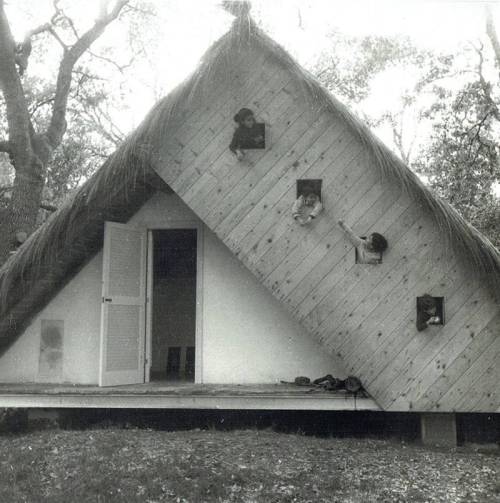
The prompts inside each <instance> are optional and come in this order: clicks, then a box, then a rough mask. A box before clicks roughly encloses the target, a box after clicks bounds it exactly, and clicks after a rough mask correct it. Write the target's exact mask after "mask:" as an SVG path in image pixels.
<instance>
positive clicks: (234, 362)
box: [202, 229, 345, 384]
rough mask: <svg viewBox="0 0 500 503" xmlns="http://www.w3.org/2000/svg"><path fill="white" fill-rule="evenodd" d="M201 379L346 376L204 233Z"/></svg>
mask: <svg viewBox="0 0 500 503" xmlns="http://www.w3.org/2000/svg"><path fill="white" fill-rule="evenodd" d="M204 234H205V235H204V249H205V253H204V262H203V360H202V365H203V367H202V368H203V372H202V373H203V381H204V382H215V383H222V382H224V383H241V384H244V383H269V382H279V381H280V380H293V378H294V377H296V376H308V377H311V378H316V377H320V376H323V375H325V374H333V375H335V376H339V377H345V371H344V369H343V366H342V364H341V363H340V362H339V361H337V360H336V359H335V358H334V357H332V356H330V355H328V354H326V352H325V351H324V350H323V349H322V348H320V346H319V345H318V344H317V343H316V342H315V341H314V340H313V339H312V337H311V336H310V335H308V334H307V332H306V331H305V330H304V329H303V328H302V327H301V326H300V325H299V324H298V323H297V322H295V321H294V320H293V319H292V317H291V315H290V314H288V312H286V311H285V309H284V308H283V307H282V306H281V304H280V303H279V302H278V301H277V300H276V299H275V298H274V297H273V296H272V295H271V294H270V293H269V292H268V291H267V290H266V289H265V288H264V287H263V286H262V285H261V284H260V283H259V282H258V281H257V279H256V278H255V277H254V276H253V275H252V274H251V273H250V272H249V271H248V270H247V269H246V268H244V266H243V265H241V264H240V262H239V261H238V259H237V258H236V257H235V256H234V255H233V254H232V253H231V252H230V251H229V250H228V249H227V248H226V247H225V246H224V244H223V243H222V242H221V241H220V240H219V239H218V238H217V237H216V236H215V235H214V234H213V233H211V232H210V231H208V229H207V230H205V233H204Z"/></svg>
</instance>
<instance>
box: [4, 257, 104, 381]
mask: <svg viewBox="0 0 500 503" xmlns="http://www.w3.org/2000/svg"><path fill="white" fill-rule="evenodd" d="M101 277H102V254H101V253H98V254H97V255H96V256H95V257H94V258H93V259H91V260H90V262H89V263H88V264H87V265H86V266H85V267H83V269H82V270H81V271H80V272H79V273H78V274H77V275H76V276H75V277H74V278H73V279H72V280H71V281H70V282H69V283H68V284H67V285H66V286H65V287H64V288H63V289H62V290H61V291H60V292H59V293H58V294H57V295H56V296H55V297H54V298H53V299H52V301H51V302H50V303H49V304H48V305H47V306H46V307H45V308H44V309H42V311H40V312H39V313H38V315H37V316H36V317H35V318H34V319H33V321H32V323H31V324H30V325H29V327H28V328H27V329H26V330H25V331H24V333H23V334H22V335H21V336H20V337H19V338H18V339H17V340H16V341H15V342H14V344H13V345H12V346H10V347H9V349H8V350H7V351H6V352H5V353H4V354H3V355H2V357H1V358H0V382H38V381H43V380H44V379H43V378H42V377H41V376H40V377H39V374H38V359H39V355H40V331H41V320H43V319H52V320H64V334H63V378H62V380H63V382H69V383H80V384H94V383H97V376H98V365H99V333H100V323H101Z"/></svg>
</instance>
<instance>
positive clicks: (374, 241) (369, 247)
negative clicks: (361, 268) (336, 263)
mask: <svg viewBox="0 0 500 503" xmlns="http://www.w3.org/2000/svg"><path fill="white" fill-rule="evenodd" d="M338 224H339V226H340V228H341V229H342V230H343V231H344V232H345V233H346V235H347V238H348V239H349V241H350V242H351V243H352V244H353V246H354V247H355V248H356V251H357V257H358V259H357V262H358V264H372V265H375V264H380V263H381V261H382V258H381V257H382V253H383V252H384V251H385V250H387V246H388V243H387V239H385V237H384V236H382V234H379V233H378V232H373V233H372V234H370V235H369V236H368V237H367V238H364V239H363V238H360V237H359V236H357V235H356V234H354V232H353V230H352V229H351V228H350V227H349V226H348V225H347V224H346V223H345V222H344V221H342V220H339V222H338Z"/></svg>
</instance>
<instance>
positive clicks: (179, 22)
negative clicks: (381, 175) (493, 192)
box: [8, 0, 500, 190]
mask: <svg viewBox="0 0 500 503" xmlns="http://www.w3.org/2000/svg"><path fill="white" fill-rule="evenodd" d="M147 1H148V2H149V3H150V4H152V5H153V6H154V8H155V10H156V14H155V16H153V17H148V16H146V17H145V19H144V20H143V22H142V23H139V24H138V25H137V29H138V30H141V34H142V37H143V38H144V39H145V43H144V47H143V53H144V57H143V58H141V59H140V61H139V60H136V61H134V62H133V65H132V66H131V67H130V68H131V71H127V72H126V74H124V76H122V79H121V80H120V78H119V76H118V78H117V74H116V68H114V67H112V65H109V64H107V63H105V62H103V61H101V62H100V63H98V64H100V65H101V67H100V72H101V73H102V75H103V76H104V77H105V78H108V80H109V82H110V93H111V94H114V95H117V96H118V95H121V96H123V97H124V100H123V102H122V104H121V106H120V109H119V110H118V111H115V114H116V120H117V122H118V123H119V124H120V126H121V129H122V130H123V131H129V130H131V129H132V128H133V127H135V126H136V125H137V124H138V123H139V122H140V121H141V119H142V118H143V117H144V115H145V114H146V112H147V111H148V110H149V109H150V108H151V106H152V105H153V104H154V102H155V101H156V100H158V99H159V98H160V97H162V96H163V95H165V94H166V93H168V91H169V90H171V89H172V88H173V87H174V86H175V85H177V84H178V83H179V82H181V81H182V80H183V79H184V78H186V77H187V76H188V75H189V74H190V73H191V71H192V70H193V69H194V68H195V67H196V64H197V62H198V61H199V59H200V57H201V56H202V54H203V53H204V51H205V50H206V49H207V48H208V47H209V46H210V44H211V43H212V42H214V41H215V40H216V39H217V38H219V37H220V36H221V35H222V34H223V33H224V32H225V31H226V30H227V29H228V28H229V26H230V24H231V21H232V16H231V15H230V14H228V13H227V12H225V11H224V10H223V9H222V8H221V6H220V0H147ZM132 2H134V0H132ZM98 3H99V0H61V5H62V6H64V7H65V8H66V9H67V12H68V13H69V14H70V15H71V16H72V17H73V19H75V20H77V23H78V27H79V28H80V29H81V30H83V29H85V28H86V27H88V26H90V25H91V23H92V22H93V20H94V18H95V15H96V13H97V11H98ZM486 5H489V7H490V8H491V9H492V11H493V14H494V18H495V19H496V21H497V25H498V26H500V1H490V2H483V1H479V0H467V1H458V0H397V1H396V0H349V1H348V0H253V2H252V15H253V17H254V19H255V20H256V21H257V23H258V24H259V25H260V26H261V27H262V28H263V29H264V30H265V31H266V32H267V33H268V34H269V35H270V36H271V37H273V38H274V39H275V40H277V41H278V42H279V43H280V44H282V45H283V46H284V47H285V48H286V49H287V50H288V51H289V52H290V53H291V54H292V55H293V56H294V57H295V58H296V59H297V60H298V61H299V63H301V64H302V65H303V66H305V67H309V68H310V67H311V66H312V64H313V63H314V61H316V59H317V58H318V56H319V54H321V53H322V52H323V51H327V50H328V48H329V46H330V44H331V40H330V39H329V37H328V34H329V33H331V32H332V31H334V30H336V31H340V32H342V33H345V34H347V35H354V36H365V35H383V36H392V35H405V36H408V37H410V38H411V39H412V41H413V42H414V44H415V45H416V46H417V47H421V48H429V49H432V50H434V51H438V52H460V51H461V50H462V49H463V47H464V46H465V45H466V44H467V43H469V42H470V41H477V40H478V39H479V38H480V37H482V36H484V9H485V6H486ZM51 12H52V0H37V1H36V2H33V0H8V16H9V19H10V22H11V25H12V28H13V31H14V34H15V36H16V38H18V39H21V38H22V37H23V34H24V32H25V31H26V30H28V29H30V28H32V27H33V26H36V25H37V24H40V23H42V22H45V21H46V20H47V19H48V18H49V17H50V13H51ZM127 37H128V32H127V28H126V25H125V23H120V22H114V23H113V24H112V25H110V26H109V27H108V29H107V30H106V32H105V33H104V35H103V36H102V37H101V38H100V39H99V40H98V41H97V42H96V44H95V45H94V47H93V50H94V52H96V53H101V54H102V53H104V54H106V55H110V56H111V57H112V58H113V59H115V60H116V61H118V62H119V63H120V64H126V63H128V62H129V61H130V45H129V44H128V43H127ZM58 50H59V48H58V47H54V49H53V51H54V56H55V53H56V52H57V51H58ZM57 61H58V57H52V55H51V57H48V58H47V60H46V61H43V60H42V61H41V62H40V63H39V64H38V66H36V67H35V68H31V69H30V71H32V72H36V73H38V74H40V75H42V74H49V73H50V72H51V71H52V72H54V71H55V66H54V62H57ZM94 64H95V61H94ZM404 85H405V74H404V73H402V72H400V73H399V74H398V73H397V71H396V73H395V74H394V73H393V74H392V75H391V74H388V75H383V76H382V77H381V78H379V79H378V80H377V81H376V82H374V87H373V89H372V90H373V93H372V96H371V99H369V100H367V102H366V103H364V104H363V106H364V107H366V110H367V111H369V112H370V111H371V112H373V111H377V109H383V108H384V107H391V106H392V104H393V103H392V102H393V101H394V100H395V99H396V98H397V97H398V94H399V92H400V90H401V89H402V87H404ZM113 86H114V87H113ZM377 133H378V134H379V135H380V136H381V138H382V139H383V140H384V141H386V143H389V144H390V142H391V138H390V134H389V133H388V132H387V131H384V130H383V129H382V130H380V131H377ZM499 190H500V189H499Z"/></svg>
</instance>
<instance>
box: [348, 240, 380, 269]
mask: <svg viewBox="0 0 500 503" xmlns="http://www.w3.org/2000/svg"><path fill="white" fill-rule="evenodd" d="M360 238H361V239H366V236H360ZM382 255H383V253H382V252H370V259H369V260H367V261H364V260H360V258H359V251H358V249H357V248H354V262H355V263H356V264H370V265H378V264H381V263H382Z"/></svg>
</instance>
